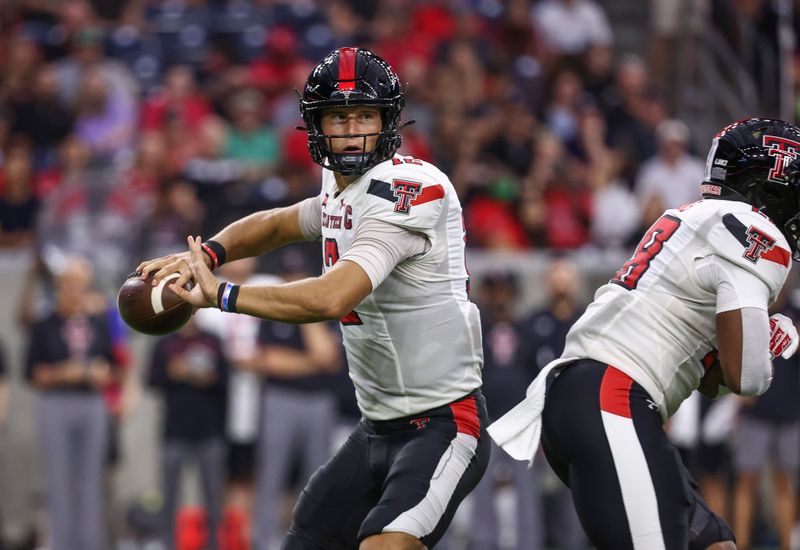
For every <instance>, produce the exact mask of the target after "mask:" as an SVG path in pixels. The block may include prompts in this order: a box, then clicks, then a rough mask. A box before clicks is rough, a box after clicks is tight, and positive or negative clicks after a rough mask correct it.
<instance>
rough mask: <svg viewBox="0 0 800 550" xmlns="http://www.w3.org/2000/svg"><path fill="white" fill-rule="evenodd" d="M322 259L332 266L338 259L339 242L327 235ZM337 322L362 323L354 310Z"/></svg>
mask: <svg viewBox="0 0 800 550" xmlns="http://www.w3.org/2000/svg"><path fill="white" fill-rule="evenodd" d="M322 261H323V262H324V263H325V267H333V264H335V263H336V262H338V261H339V244H338V243H337V242H336V239H332V238H331V237H327V238H326V239H325V248H324V251H323V258H322ZM339 322H340V323H342V324H343V325H363V324H364V323H363V322H362V321H361V317H359V316H358V313H356V312H355V311H351V312H350V313H348V314H347V315H345V316H344V317H342V318H341V319H339Z"/></svg>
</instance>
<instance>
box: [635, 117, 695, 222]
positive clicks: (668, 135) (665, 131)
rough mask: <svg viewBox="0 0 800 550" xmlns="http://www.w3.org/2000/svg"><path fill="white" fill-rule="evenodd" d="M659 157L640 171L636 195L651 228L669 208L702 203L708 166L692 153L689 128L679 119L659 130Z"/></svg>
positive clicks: (649, 161) (643, 217)
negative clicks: (703, 182)
mask: <svg viewBox="0 0 800 550" xmlns="http://www.w3.org/2000/svg"><path fill="white" fill-rule="evenodd" d="M656 135H657V136H658V145H659V151H658V155H657V156H655V157H653V158H651V159H649V160H647V162H645V163H644V164H643V165H642V168H641V170H640V171H639V177H638V179H637V181H636V189H635V191H636V195H637V197H638V199H639V203H640V204H641V212H642V222H641V225H642V226H643V227H644V228H647V227H649V226H650V224H652V223H653V222H654V221H655V220H656V218H658V217H659V216H660V215H661V213H662V212H663V211H664V210H666V209H668V208H677V207H679V206H683V205H685V204H689V203H692V202H695V201H698V200H700V192H699V191H698V189H699V188H698V183H699V182H701V181H702V180H703V173H704V163H703V161H702V160H701V159H699V158H697V157H694V156H692V155H690V154H689V152H688V150H687V149H688V145H689V127H688V126H686V124H684V123H683V122H681V121H679V120H665V121H664V122H662V123H661V124H659V125H658V127H657V129H656Z"/></svg>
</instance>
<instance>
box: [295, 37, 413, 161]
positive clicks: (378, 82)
mask: <svg viewBox="0 0 800 550" xmlns="http://www.w3.org/2000/svg"><path fill="white" fill-rule="evenodd" d="M404 105H405V94H404V92H403V87H402V86H401V85H400V80H399V78H398V77H397V74H396V73H395V72H394V71H393V70H392V68H391V67H390V66H389V64H388V63H386V61H384V60H383V59H381V58H380V57H378V56H377V55H375V54H374V53H372V52H371V51H369V50H366V49H362V48H339V49H338V50H334V51H332V52H331V53H330V54H328V56H327V57H326V58H325V59H323V60H322V62H321V63H320V64H319V65H317V66H316V67H314V70H313V71H311V74H310V75H309V77H308V80H307V81H306V85H305V88H304V89H303V95H302V96H301V97H300V114H301V115H302V116H303V121H304V122H305V124H306V127H305V128H304V129H305V130H306V131H307V132H308V149H309V151H310V152H311V158H313V159H314V162H316V163H317V164H319V165H321V166H323V167H325V168H328V169H329V170H333V171H334V172H338V173H340V174H343V175H346V176H349V175H353V174H363V173H364V172H366V171H367V170H369V169H370V168H372V167H373V166H375V165H376V164H378V163H380V162H383V161H384V160H387V159H389V158H391V157H392V155H394V153H395V151H397V149H398V148H399V147H400V144H401V143H402V142H403V138H402V137H401V136H400V129H401V126H400V113H401V111H402V110H403V106H404ZM351 106H363V107H378V108H379V109H380V111H381V118H382V121H383V127H382V128H381V131H380V132H377V133H373V134H352V135H347V136H329V135H324V134H323V133H322V127H321V125H320V112H321V110H322V109H326V108H330V107H351ZM375 135H377V136H378V139H377V142H376V144H375V148H374V149H373V150H372V151H369V152H366V140H367V138H368V137H371V136H375ZM332 137H361V138H364V145H365V147H364V148H362V151H365V152H363V153H356V154H353V153H333V152H331V150H330V148H329V147H328V144H329V143H330V141H329V140H330V138H332Z"/></svg>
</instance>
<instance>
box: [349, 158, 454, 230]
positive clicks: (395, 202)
mask: <svg viewBox="0 0 800 550" xmlns="http://www.w3.org/2000/svg"><path fill="white" fill-rule="evenodd" d="M415 160H416V159H415ZM417 162H419V163H420V164H409V163H402V164H397V165H392V164H391V162H387V163H386V164H388V166H387V167H386V168H383V167H381V168H383V169H381V170H375V171H373V173H372V174H370V176H371V179H370V181H369V182H367V190H366V194H367V200H366V204H367V208H366V211H365V212H364V213H363V214H362V217H365V218H366V217H378V218H380V219H381V220H383V221H387V222H389V223H392V224H394V225H398V226H400V227H406V228H408V229H413V230H416V231H422V232H427V231H429V230H432V229H433V227H434V226H435V225H436V222H437V221H438V220H439V216H440V215H441V213H442V209H443V208H444V201H445V196H446V195H447V194H448V193H452V192H453V190H452V186H451V184H450V181H449V180H448V179H447V176H445V175H444V174H443V173H442V172H440V171H439V170H437V169H436V168H435V167H433V165H431V164H428V163H423V162H422V161H417Z"/></svg>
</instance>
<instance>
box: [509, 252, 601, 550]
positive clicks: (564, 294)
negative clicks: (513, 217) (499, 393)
mask: <svg viewBox="0 0 800 550" xmlns="http://www.w3.org/2000/svg"><path fill="white" fill-rule="evenodd" d="M546 280H547V301H546V304H545V306H544V307H543V308H542V309H539V310H537V311H534V312H532V313H530V314H529V315H527V316H526V317H524V318H523V319H522V320H521V321H520V322H519V333H518V337H519V340H520V347H519V350H518V354H517V357H516V363H517V364H518V365H522V366H526V367H527V368H529V369H531V371H532V374H533V375H534V376H535V375H536V374H538V372H539V371H540V370H541V369H542V368H543V367H544V366H545V365H547V364H548V363H549V362H550V361H552V360H553V359H555V358H557V357H559V356H560V355H561V353H562V352H563V350H564V343H565V341H566V337H567V332H568V331H569V329H570V328H571V327H572V325H573V323H574V322H575V321H576V320H577V319H578V317H580V315H581V313H582V312H583V308H582V307H581V306H580V303H579V301H578V292H579V288H580V279H579V274H578V270H577V267H576V265H575V264H574V263H572V261H570V260H569V259H566V258H561V259H556V260H555V261H553V263H551V264H550V266H549V268H548V271H547V279H546ZM526 387H527V386H526ZM508 401H509V405H508V408H509V409H510V408H511V407H512V406H513V404H514V401H513V400H508ZM498 454H500V453H498ZM538 462H539V464H541V465H542V468H544V470H540V473H539V476H540V477H542V476H544V472H545V471H549V468H545V465H544V462H545V461H543V460H539V461H538ZM551 493H552V494H551V495H549V499H550V500H552V501H553V502H552V504H551V505H548V506H547V509H548V510H550V511H551V512H552V516H555V517H554V518H553V519H552V520H551V521H547V522H546V523H545V525H547V526H548V531H549V537H550V538H552V540H553V542H554V543H555V546H556V547H557V548H561V549H563V550H578V549H583V548H585V547H586V536H585V535H584V533H583V529H582V528H581V526H580V522H579V520H578V515H577V513H576V512H575V507H574V505H573V504H572V499H571V497H570V494H569V491H568V490H567V489H566V487H563V486H560V485H559V486H556V487H554V488H553V487H551Z"/></svg>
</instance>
